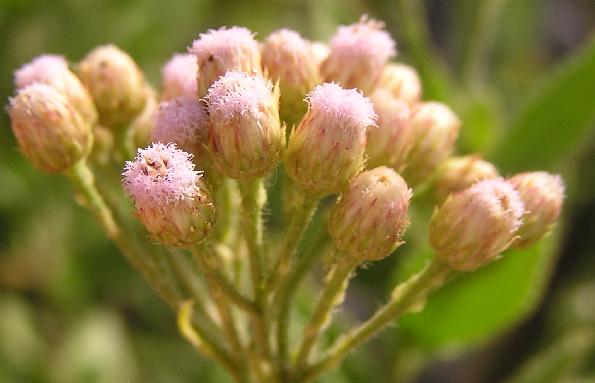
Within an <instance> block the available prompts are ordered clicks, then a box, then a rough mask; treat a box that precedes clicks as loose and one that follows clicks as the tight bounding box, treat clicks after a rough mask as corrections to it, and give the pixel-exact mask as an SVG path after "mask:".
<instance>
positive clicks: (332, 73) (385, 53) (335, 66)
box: [321, 17, 396, 93]
mask: <svg viewBox="0 0 595 383" xmlns="http://www.w3.org/2000/svg"><path fill="white" fill-rule="evenodd" d="M383 28H384V24H383V23H381V22H379V21H376V20H367V19H366V18H365V17H364V18H362V19H361V20H360V21H359V22H358V23H355V24H351V25H347V26H341V27H339V28H338V29H337V32H336V33H335V35H334V36H333V38H332V39H331V43H330V49H331V51H330V54H329V56H328V57H327V59H326V60H325V61H324V62H323V63H322V67H321V72H322V76H323V79H324V81H336V82H338V83H339V84H341V86H343V87H344V88H359V89H361V90H362V91H363V92H364V93H370V92H371V91H372V90H373V89H374V87H375V86H376V83H377V82H378V80H379V79H380V75H381V74H382V69H383V68H384V64H386V62H387V61H388V59H389V58H390V57H392V56H394V55H395V53H396V50H395V41H394V40H393V39H392V38H391V37H390V35H389V34H388V33H387V32H386V31H384V30H383Z"/></svg>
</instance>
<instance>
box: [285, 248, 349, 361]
mask: <svg viewBox="0 0 595 383" xmlns="http://www.w3.org/2000/svg"><path fill="white" fill-rule="evenodd" d="M358 264H359V260H358V259H356V258H354V257H348V256H345V257H339V260H338V261H337V262H336V263H335V265H334V266H333V269H332V270H331V272H330V274H329V275H328V277H327V280H326V282H325V286H324V288H323V290H322V293H321V294H320V298H318V302H317V304H316V307H315V308H314V313H313V314H312V317H311V318H310V322H308V324H307V325H306V327H305V328H304V333H303V341H302V345H301V346H300V349H299V351H298V356H297V361H296V368H297V370H298V371H299V370H301V369H302V368H303V367H304V366H305V365H306V364H307V363H308V357H309V356H310V352H311V351H312V347H313V346H314V343H315V342H316V340H317V339H318V336H319V335H320V332H321V331H322V329H323V328H324V326H325V325H326V324H327V323H328V322H329V321H330V318H331V312H332V309H333V307H334V306H336V305H337V304H339V303H341V301H342V300H343V294H344V293H345V290H346V288H347V281H348V279H349V276H350V275H351V273H352V272H353V271H354V270H355V268H356V267H357V266H358Z"/></svg>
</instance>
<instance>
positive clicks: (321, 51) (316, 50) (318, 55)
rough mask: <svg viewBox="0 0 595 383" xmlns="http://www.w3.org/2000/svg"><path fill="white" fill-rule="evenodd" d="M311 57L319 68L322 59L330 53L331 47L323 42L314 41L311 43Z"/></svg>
mask: <svg viewBox="0 0 595 383" xmlns="http://www.w3.org/2000/svg"><path fill="white" fill-rule="evenodd" d="M311 46H312V59H313V60H314V64H316V67H317V68H320V66H321V65H322V63H323V62H324V60H326V58H327V57H328V56H329V54H330V53H331V49H330V48H329V47H328V45H326V44H325V43H323V42H320V41H315V42H313V43H312V45H311Z"/></svg>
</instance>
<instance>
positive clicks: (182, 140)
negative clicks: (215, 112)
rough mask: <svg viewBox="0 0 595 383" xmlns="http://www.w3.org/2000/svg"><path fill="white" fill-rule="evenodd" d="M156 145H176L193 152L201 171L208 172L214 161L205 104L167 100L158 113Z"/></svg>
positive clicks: (186, 99) (180, 99)
mask: <svg viewBox="0 0 595 383" xmlns="http://www.w3.org/2000/svg"><path fill="white" fill-rule="evenodd" d="M154 118H155V129H154V130H153V142H161V143H163V144H168V143H174V144H176V145H177V146H178V147H179V148H180V149H182V150H184V151H186V152H188V153H191V154H192V155H193V156H194V162H195V163H196V164H197V165H198V167H199V168H200V169H208V168H210V166H211V161H210V158H209V154H208V152H207V151H206V150H205V145H206V144H207V143H208V135H209V116H208V115H207V111H206V108H205V106H204V104H203V103H201V102H200V101H198V100H194V99H191V98H186V97H177V98H175V99H173V100H171V101H164V102H162V103H161V104H160V105H159V109H158V110H157V112H156V113H155V116H154Z"/></svg>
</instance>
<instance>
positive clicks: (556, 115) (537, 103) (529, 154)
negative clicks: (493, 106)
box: [491, 38, 595, 172]
mask: <svg viewBox="0 0 595 383" xmlns="http://www.w3.org/2000/svg"><path fill="white" fill-rule="evenodd" d="M594 121H595V38H593V39H592V40H591V41H590V43H589V44H588V45H587V46H586V47H585V48H584V49H583V51H582V52H581V53H579V55H578V56H576V57H574V58H571V59H570V61H569V62H568V63H566V64H565V65H564V66H563V67H562V69H561V70H560V71H559V72H557V73H556V74H554V75H553V76H552V77H551V78H550V79H549V81H548V83H547V84H545V85H544V86H543V87H542V89H541V90H540V91H539V92H538V93H537V95H536V96H535V97H534V98H533V99H532V100H531V101H530V102H529V103H528V104H527V105H526V106H525V108H524V109H523V110H522V111H521V113H520V115H519V117H518V118H517V120H516V122H514V123H513V124H512V126H511V127H510V130H508V132H507V133H506V134H504V135H503V137H502V140H501V141H500V145H499V146H498V147H497V149H496V150H495V151H494V153H492V155H491V159H492V160H493V161H494V162H496V163H497V164H498V165H499V166H500V168H501V169H502V170H503V171H504V172H513V171H518V170H521V169H538V168H541V169H544V168H545V169H551V168H552V167H553V166H555V165H556V164H557V163H558V161H559V160H561V159H564V158H565V157H566V156H568V155H569V154H570V153H571V151H572V149H573V148H574V147H575V146H576V145H578V144H580V142H581V139H582V138H584V137H585V135H586V134H587V133H588V131H589V130H590V129H591V128H592V126H593V122H594Z"/></svg>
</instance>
